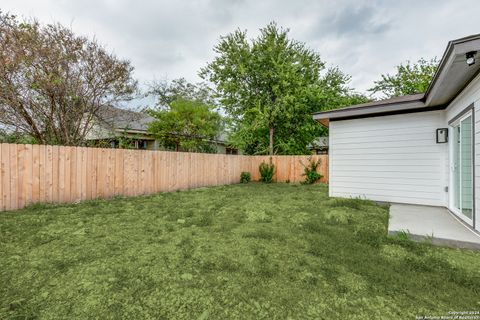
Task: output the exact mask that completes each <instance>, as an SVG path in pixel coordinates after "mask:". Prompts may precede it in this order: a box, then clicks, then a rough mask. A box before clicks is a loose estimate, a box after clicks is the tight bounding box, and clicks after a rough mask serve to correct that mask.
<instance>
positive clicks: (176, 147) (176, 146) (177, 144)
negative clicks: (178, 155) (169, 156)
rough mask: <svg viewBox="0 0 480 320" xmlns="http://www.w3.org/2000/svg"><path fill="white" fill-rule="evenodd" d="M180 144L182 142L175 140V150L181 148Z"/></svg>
mask: <svg viewBox="0 0 480 320" xmlns="http://www.w3.org/2000/svg"><path fill="white" fill-rule="evenodd" d="M179 145H180V143H178V142H175V151H177V152H178V151H179V150H180V147H179Z"/></svg>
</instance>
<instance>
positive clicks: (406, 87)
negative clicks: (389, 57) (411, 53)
mask: <svg viewBox="0 0 480 320" xmlns="http://www.w3.org/2000/svg"><path fill="white" fill-rule="evenodd" d="M437 68H438V60H437V58H433V59H431V60H426V59H424V58H421V59H420V60H418V61H417V62H410V61H407V62H406V63H404V64H403V63H402V64H400V65H398V66H396V73H395V74H394V75H390V74H385V75H384V74H382V75H381V77H382V79H381V80H379V81H375V82H374V84H375V85H374V86H373V88H371V89H369V90H368V91H370V92H372V93H373V94H375V93H381V94H383V96H384V97H385V98H392V97H397V96H403V95H409V94H415V93H423V92H425V91H427V89H428V86H429V84H430V81H431V80H432V78H433V76H434V74H435V72H436V71H437Z"/></svg>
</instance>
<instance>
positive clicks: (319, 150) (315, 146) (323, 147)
mask: <svg viewBox="0 0 480 320" xmlns="http://www.w3.org/2000/svg"><path fill="white" fill-rule="evenodd" d="M308 149H309V150H310V151H311V152H312V154H328V137H318V138H317V139H315V140H314V141H313V142H312V143H311V144H310V145H309V146H308Z"/></svg>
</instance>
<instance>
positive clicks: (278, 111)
mask: <svg viewBox="0 0 480 320" xmlns="http://www.w3.org/2000/svg"><path fill="white" fill-rule="evenodd" d="M288 32H289V31H288V29H283V28H280V27H278V26H277V25H276V23H274V22H272V23H270V24H269V25H267V26H266V27H265V28H263V29H260V35H259V36H258V37H257V38H256V39H253V40H251V41H249V40H248V39H247V33H246V31H240V30H237V31H235V32H233V33H231V34H228V35H227V36H224V37H222V38H221V39H220V42H219V44H218V45H217V46H215V48H214V50H215V52H216V54H217V57H216V58H215V59H214V60H213V61H212V62H210V63H209V64H207V66H206V67H205V68H203V69H202V70H201V72H200V75H201V76H202V77H203V78H204V79H206V80H208V81H210V82H211V83H213V84H214V85H215V86H216V91H217V93H218V97H219V102H220V104H221V105H222V106H223V107H224V109H225V111H226V113H227V114H228V116H229V118H230V120H231V121H232V123H233V124H234V126H233V133H232V135H231V137H230V139H231V142H232V144H233V145H234V146H235V147H238V148H241V149H243V150H244V151H245V152H246V153H248V154H267V153H268V154H305V153H308V149H307V146H308V144H309V143H311V142H312V141H313V140H314V139H315V138H316V137H318V136H319V135H321V134H322V133H323V130H324V129H323V128H322V127H321V126H320V125H319V124H318V123H316V122H315V121H314V120H313V119H312V116H311V113H312V112H314V111H319V110H321V109H325V108H331V107H334V106H337V105H338V104H342V103H344V102H346V101H340V100H341V99H337V100H335V99H334V98H335V97H337V98H339V97H340V96H342V95H345V97H346V96H348V94H350V93H351V92H350V90H349V89H348V88H347V86H346V83H347V82H348V80H349V78H348V77H347V76H345V75H344V74H343V73H341V72H340V71H339V70H338V69H330V70H328V71H327V72H326V75H325V76H322V71H324V69H325V63H324V62H323V61H322V60H321V59H320V56H319V54H318V53H316V52H315V51H313V50H311V49H309V48H307V47H306V46H305V44H303V43H301V42H298V41H295V40H292V39H289V37H288ZM335 81H337V83H335ZM333 84H335V85H334V86H333ZM334 100H335V101H334ZM329 103H332V105H329Z"/></svg>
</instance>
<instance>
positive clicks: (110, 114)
mask: <svg viewBox="0 0 480 320" xmlns="http://www.w3.org/2000/svg"><path fill="white" fill-rule="evenodd" d="M152 121H155V118H153V117H151V116H149V115H146V114H144V113H141V112H136V111H132V110H126V109H120V108H116V107H103V108H102V109H101V110H100V112H99V117H98V119H97V120H96V123H95V124H94V125H93V127H92V129H91V130H90V131H89V133H88V134H87V140H88V141H90V142H91V143H93V144H97V145H101V146H109V147H112V148H120V147H123V146H122V141H125V140H128V143H129V148H134V149H145V150H165V149H164V148H163V147H162V145H161V143H160V142H159V141H158V140H156V139H155V137H153V136H152V135H151V134H150V133H149V132H148V124H149V123H150V122H152ZM208 142H209V143H210V144H211V146H212V147H214V149H215V150H216V152H217V153H221V154H222V153H223V154H240V153H241V152H239V150H237V149H235V148H231V147H229V146H228V144H227V139H226V135H225V134H224V133H221V134H219V136H218V138H217V139H214V140H208Z"/></svg>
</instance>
